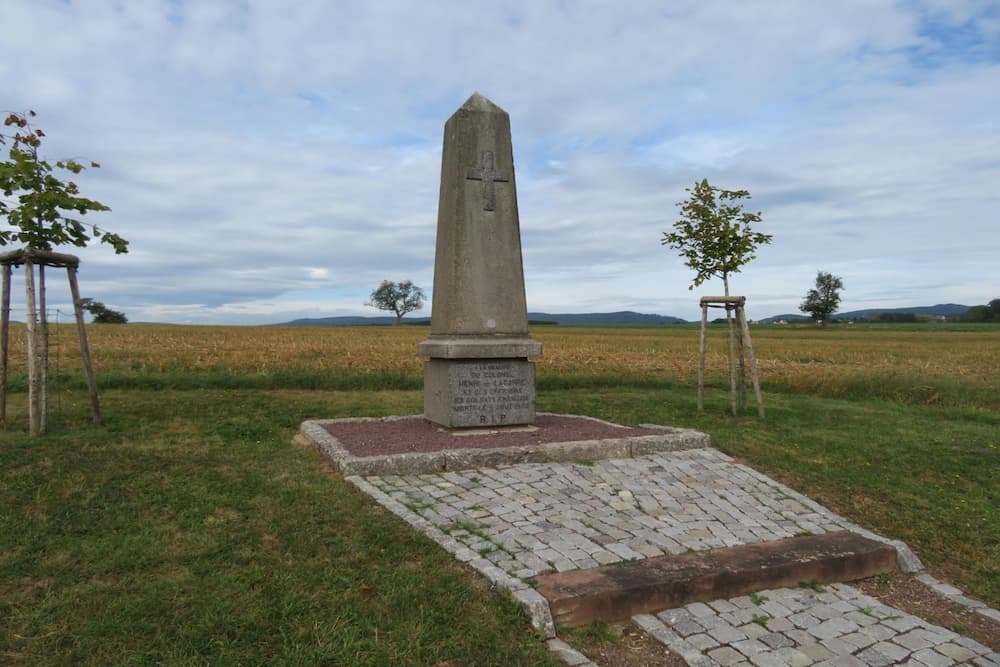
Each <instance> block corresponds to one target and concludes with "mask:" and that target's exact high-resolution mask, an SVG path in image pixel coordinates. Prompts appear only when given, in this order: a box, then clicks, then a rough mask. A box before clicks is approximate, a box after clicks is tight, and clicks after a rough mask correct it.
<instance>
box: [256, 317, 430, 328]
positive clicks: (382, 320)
mask: <svg viewBox="0 0 1000 667" xmlns="http://www.w3.org/2000/svg"><path fill="white" fill-rule="evenodd" d="M395 321H396V318H395V317H393V316H389V317H380V316H378V315H376V316H373V317H363V316H354V315H348V316H342V317H303V318H301V319H298V320H292V321H291V322H281V323H280V324H276V325H274V326H278V327H361V326H370V325H386V324H393V323H395ZM403 324H430V318H427V317H418V318H408V317H404V318H403Z"/></svg>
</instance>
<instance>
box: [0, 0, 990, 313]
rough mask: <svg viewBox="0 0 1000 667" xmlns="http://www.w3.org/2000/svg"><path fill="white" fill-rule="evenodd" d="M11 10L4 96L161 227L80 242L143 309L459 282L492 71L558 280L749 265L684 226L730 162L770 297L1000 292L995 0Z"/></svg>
mask: <svg viewBox="0 0 1000 667" xmlns="http://www.w3.org/2000/svg"><path fill="white" fill-rule="evenodd" d="M0 21H2V24H3V26H4V28H3V30H2V38H0V110H4V111H24V110H26V109H34V110H35V111H36V112H38V117H37V119H36V121H37V125H38V127H41V128H42V129H44V131H45V132H46V134H47V143H46V144H45V146H44V154H45V156H47V157H50V158H52V159H56V158H62V157H82V158H86V159H88V160H96V161H98V162H100V163H101V164H102V168H101V169H98V170H90V171H87V172H85V174H83V175H82V176H81V177H79V178H77V179H75V180H77V182H78V183H79V184H80V186H81V190H82V192H83V194H85V195H88V196H90V197H93V198H96V199H98V200H100V201H102V202H104V203H106V204H108V205H109V206H111V208H112V211H111V212H110V213H99V214H95V215H93V216H88V218H87V221H88V222H94V223H97V224H99V225H101V226H102V227H105V228H107V229H110V230H113V231H115V232H117V233H118V234H120V235H122V236H124V237H126V238H127V239H129V241H130V242H131V246H130V252H129V254H128V255H124V256H116V255H114V253H113V252H112V251H111V250H110V249H109V248H107V247H100V246H91V247H89V248H86V249H80V250H73V251H74V252H76V253H77V254H78V255H79V256H80V257H81V259H82V260H83V264H82V267H81V272H80V278H81V287H82V291H83V293H84V295H85V296H90V297H93V298H95V299H97V300H99V301H102V302H104V303H106V304H108V305H110V306H112V307H114V308H116V309H120V310H123V311H124V312H125V313H126V314H127V315H128V316H129V319H130V320H132V321H168V322H178V323H205V324H209V323H221V324H225V323H231V324H251V323H273V322H281V321H287V320H289V319H293V318H296V317H322V316H332V315H350V314H379V313H377V311H374V310H373V309H371V308H366V307H365V306H364V305H363V304H364V302H365V301H366V300H367V298H368V295H369V293H370V292H371V290H372V289H373V288H374V287H375V286H376V285H377V284H378V283H379V282H380V281H381V280H382V279H385V278H388V279H392V280H404V279H412V280H413V281H414V282H416V283H417V284H418V285H421V286H423V287H425V288H427V290H428V292H430V288H431V287H432V275H433V260H434V234H435V227H436V220H437V196H438V182H439V176H440V156H441V138H442V130H443V126H444V122H445V120H447V118H448V117H449V116H450V115H451V114H452V112H454V110H455V109H457V108H458V107H459V106H460V105H461V104H462V103H463V102H464V101H465V99H466V98H467V97H468V96H469V95H470V94H471V93H472V92H473V91H476V90H478V91H480V92H481V93H483V94H484V95H486V96H487V97H489V98H490V99H492V100H493V101H494V102H495V103H497V104H498V105H499V106H501V107H503V108H504V109H505V110H507V112H508V113H509V114H510V116H511V125H512V131H513V142H514V156H515V168H516V170H517V184H518V188H519V191H518V201H519V207H520V220H521V235H522V245H523V253H524V269H525V282H526V289H527V297H528V307H529V309H530V310H534V311H548V312H594V311H613V310H636V311H640V312H647V313H659V314H665V315H675V316H678V317H683V318H686V319H696V318H697V317H698V306H697V302H698V298H699V296H700V295H701V294H710V293H720V292H721V289H722V286H721V281H715V282H714V283H711V284H705V285H703V286H702V287H701V288H698V289H697V290H695V291H693V292H692V291H689V290H688V285H689V284H690V283H691V280H692V278H693V274H692V272H691V271H690V270H689V269H688V268H686V267H685V266H684V265H683V262H682V260H681V259H680V258H679V257H678V256H677V254H676V252H674V251H671V250H669V249H667V248H664V247H662V246H661V245H660V238H661V236H662V234H663V232H664V231H668V230H670V228H671V225H672V223H673V222H674V221H675V220H676V219H677V206H676V204H677V202H679V201H681V200H682V199H684V198H685V196H686V193H685V191H684V188H685V187H691V186H692V185H693V184H694V183H695V182H696V181H698V180H700V179H702V178H708V179H709V181H710V182H712V183H713V184H714V185H717V186H720V187H723V188H726V189H747V190H749V191H750V192H751V193H752V195H753V198H752V200H750V202H748V204H747V206H748V207H749V208H751V209H753V210H759V211H761V213H762V214H763V222H762V223H761V224H760V225H759V226H758V230H759V231H763V232H766V233H770V234H773V235H774V241H773V243H772V244H771V245H770V246H767V247H764V248H763V249H761V250H760V252H759V253H758V258H757V259H756V260H755V261H754V262H752V263H751V264H749V265H748V266H747V267H746V268H745V269H744V271H743V273H741V274H738V275H737V276H735V277H734V279H733V292H734V293H737V294H745V295H747V296H748V298H749V302H748V313H749V315H750V317H755V318H761V317H765V316H768V315H774V314H778V313H788V312H796V311H797V308H798V304H799V303H800V302H801V300H802V298H803V296H804V294H805V292H806V291H807V290H808V289H809V288H810V287H811V286H812V283H813V280H814V278H815V275H816V272H817V271H818V270H823V271H829V272H832V273H834V274H836V275H839V276H841V277H842V278H843V280H844V284H845V287H846V289H845V291H844V294H843V296H844V302H843V304H842V307H843V309H844V310H853V309H858V308H869V307H897V306H916V305H930V304H935V303H942V302H955V303H965V304H969V305H974V304H979V303H985V302H986V301H988V300H989V299H992V298H996V297H998V296H1000V279H998V268H1000V261H998V257H1000V233H998V231H997V221H998V220H997V218H998V214H997V211H998V210H1000V2H997V1H996V0H993V1H984V2H978V1H975V0H913V1H906V2H891V1H889V0H838V2H808V1H806V0H787V1H785V0H781V1H776V0H761V1H742V2H731V1H729V0H695V1H687V0H660V1H658V2H652V1H649V2H647V1H641V0H623V1H614V2H612V1H610V0H606V1H604V2H592V1H583V0H581V1H570V0H561V1H550V0H524V1H517V0H508V1H503V0H497V1H495V2H470V1H469V0H454V1H453V0H433V1H424V2H415V1H403V0H372V1H367V2H365V1H361V0H357V1H337V2H334V1H330V0H314V1H306V0H301V1H297V2H292V3H289V2H284V1H283V0H242V1H239V2H237V1H232V2H215V1H212V0H135V1H127V2H126V1H121V0H115V1H105V0H73V1H57V0H4V1H3V3H2V4H0ZM20 284H21V283H20V278H19V279H18V282H17V283H15V285H16V286H19V285H20ZM49 299H50V302H52V303H54V304H55V305H56V306H57V307H60V308H62V309H64V310H65V309H66V308H67V306H65V305H61V306H60V305H59V304H66V303H68V298H67V297H66V296H65V288H64V287H63V286H62V285H61V284H60V283H59V282H57V281H56V280H55V279H53V280H52V281H51V286H50V296H49ZM23 303H24V302H23V297H22V295H21V293H20V292H15V304H14V310H15V314H14V316H15V317H18V312H17V310H18V308H21V313H22V316H23ZM429 312H430V311H429V307H428V308H427V309H425V311H424V313H426V314H429Z"/></svg>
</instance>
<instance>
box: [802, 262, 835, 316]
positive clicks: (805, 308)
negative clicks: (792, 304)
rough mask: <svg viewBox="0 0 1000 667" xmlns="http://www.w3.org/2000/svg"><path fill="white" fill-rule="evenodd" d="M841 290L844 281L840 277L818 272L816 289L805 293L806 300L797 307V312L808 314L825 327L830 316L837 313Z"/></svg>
mask: <svg viewBox="0 0 1000 667" xmlns="http://www.w3.org/2000/svg"><path fill="white" fill-rule="evenodd" d="M842 289H844V281H843V280H841V278H840V276H835V275H833V274H832V273H826V272H825V271H819V272H817V273H816V287H815V288H814V289H811V290H809V291H808V292H807V293H806V299H805V301H803V302H802V305H801V306H799V310H801V311H802V312H803V313H809V314H810V315H812V318H813V319H814V320H819V321H820V324H822V325H823V326H824V327H825V326H826V323H827V321H828V320H829V319H830V316H831V315H833V314H834V313H835V312H837V306H839V305H840V290H842Z"/></svg>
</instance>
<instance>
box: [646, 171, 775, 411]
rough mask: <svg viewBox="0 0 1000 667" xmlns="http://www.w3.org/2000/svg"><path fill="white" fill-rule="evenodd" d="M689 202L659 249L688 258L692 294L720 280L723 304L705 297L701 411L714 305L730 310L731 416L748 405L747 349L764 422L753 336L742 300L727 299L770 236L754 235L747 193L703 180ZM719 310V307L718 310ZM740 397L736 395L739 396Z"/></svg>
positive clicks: (754, 216)
mask: <svg viewBox="0 0 1000 667" xmlns="http://www.w3.org/2000/svg"><path fill="white" fill-rule="evenodd" d="M684 190H685V192H687V193H689V194H690V196H689V197H688V199H687V200H685V201H682V202H678V203H677V206H679V207H680V219H679V220H677V221H676V222H675V223H674V225H673V227H674V231H673V232H664V233H663V238H662V239H661V240H660V244H661V245H665V246H668V247H670V248H673V249H675V250H678V251H679V252H680V254H681V256H682V257H684V259H685V262H684V264H685V265H686V266H688V267H690V268H692V269H694V271H695V277H694V281H693V282H692V283H691V285H690V286H688V289H689V290H693V289H694V288H695V287H698V286H699V285H701V284H702V283H704V282H705V281H707V280H709V279H711V278H715V277H718V278H722V285H723V290H724V291H725V296H724V297H722V298H716V297H705V298H703V299H702V331H701V360H700V365H699V376H698V409H699V411H700V410H701V409H702V395H703V391H704V374H705V370H704V368H705V328H706V317H707V308H708V307H709V305H711V304H723V305H724V307H725V309H726V322H727V323H728V325H729V377H730V387H731V389H732V409H733V414H734V415H735V414H736V412H737V405H741V406H742V405H745V403H746V389H745V380H744V378H745V376H746V371H745V368H744V361H743V359H744V346H746V347H747V348H748V349H749V352H750V360H751V372H752V374H753V377H754V389H755V391H756V392H757V403H758V412H759V413H760V414H761V416H763V402H762V400H761V398H760V392H759V386H758V382H757V380H756V364H755V363H754V360H753V347H752V343H751V341H750V331H749V328H747V326H746V318H745V315H744V312H743V303H744V301H745V299H744V298H743V297H732V296H731V295H730V293H729V277H730V276H731V275H732V274H734V273H739V272H740V270H741V269H742V267H743V266H744V265H746V264H747V263H748V262H750V261H751V260H753V259H754V258H755V257H756V255H755V254H754V253H755V252H756V250H757V246H759V245H762V244H767V243H770V242H771V239H772V236H771V235H770V234H762V233H760V232H755V231H753V229H752V225H753V224H755V223H758V222H760V221H761V214H760V212H757V213H753V212H749V211H744V210H743V204H742V200H743V199H750V192H749V191H747V190H723V189H722V188H718V187H715V186H714V185H712V184H710V183H709V182H708V179H707V178H703V179H702V180H701V182H699V183H695V186H694V187H693V188H685V189H684ZM716 307H718V306H716ZM734 310H735V311H736V314H737V319H741V323H740V324H741V328H742V330H743V335H742V337H741V338H740V339H739V387H738V392H737V380H736V377H737V376H736V356H737V355H736V349H735V348H736V345H737V343H736V336H735V332H734V330H733V315H732V314H733V311H734ZM737 394H738V395H737Z"/></svg>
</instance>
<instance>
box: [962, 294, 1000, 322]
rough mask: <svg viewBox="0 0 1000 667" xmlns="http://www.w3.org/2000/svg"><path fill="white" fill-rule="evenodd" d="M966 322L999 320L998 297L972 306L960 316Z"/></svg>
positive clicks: (999, 301) (999, 303) (999, 304)
mask: <svg viewBox="0 0 1000 667" xmlns="http://www.w3.org/2000/svg"><path fill="white" fill-rule="evenodd" d="M962 320H964V321H966V322H1000V299H993V300H992V301H990V302H989V304H987V305H985V306H973V307H972V308H969V310H968V311H966V313H965V315H963V316H962Z"/></svg>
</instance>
